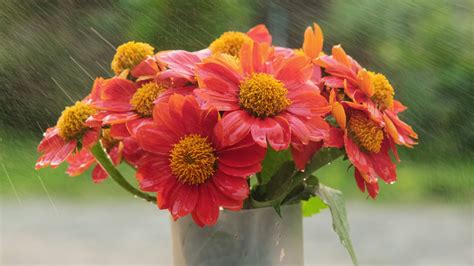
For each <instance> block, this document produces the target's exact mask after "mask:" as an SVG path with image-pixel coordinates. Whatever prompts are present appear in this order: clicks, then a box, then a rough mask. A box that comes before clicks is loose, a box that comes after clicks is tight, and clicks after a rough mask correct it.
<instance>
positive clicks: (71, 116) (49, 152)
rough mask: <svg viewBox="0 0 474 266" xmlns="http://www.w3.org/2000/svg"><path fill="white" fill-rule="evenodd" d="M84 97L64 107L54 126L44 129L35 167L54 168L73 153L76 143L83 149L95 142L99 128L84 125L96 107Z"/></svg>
mask: <svg viewBox="0 0 474 266" xmlns="http://www.w3.org/2000/svg"><path fill="white" fill-rule="evenodd" d="M86 99H87V98H86ZM86 99H85V100H84V101H79V102H76V103H75V104H74V105H73V106H69V107H66V109H65V110H64V111H63V112H62V114H61V116H60V117H59V119H58V122H57V124H56V126H54V127H51V128H48V129H47V130H46V133H44V137H43V139H42V140H41V142H40V144H39V145H38V152H40V153H42V155H41V156H40V158H39V159H38V161H37V162H36V166H35V168H36V169H40V168H43V167H46V166H51V167H53V168H55V167H57V166H58V165H60V164H61V163H62V162H64V161H65V160H67V159H68V158H69V157H70V156H71V155H72V154H73V152H74V151H75V150H76V147H77V145H78V143H80V144H81V145H80V146H81V147H82V148H83V149H88V148H90V147H91V146H92V145H93V144H94V143H96V142H97V140H98V138H99V132H100V128H97V127H90V126H88V125H86V120H87V119H88V118H89V117H90V116H91V115H93V114H95V113H96V109H95V108H93V107H92V106H91V105H89V104H88V103H87V101H86Z"/></svg>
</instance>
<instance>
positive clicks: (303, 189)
mask: <svg viewBox="0 0 474 266" xmlns="http://www.w3.org/2000/svg"><path fill="white" fill-rule="evenodd" d="M318 186H319V180H318V178H317V177H316V176H314V175H311V176H309V177H308V178H307V179H306V180H304V181H303V182H302V183H301V184H299V185H298V186H297V187H296V188H295V189H293V191H291V193H290V194H288V196H287V197H286V198H285V199H284V200H283V204H291V203H296V202H300V201H307V200H309V199H310V198H312V197H314V196H316V194H315V191H316V189H317V187H318Z"/></svg>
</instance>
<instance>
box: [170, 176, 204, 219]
mask: <svg viewBox="0 0 474 266" xmlns="http://www.w3.org/2000/svg"><path fill="white" fill-rule="evenodd" d="M198 196H199V189H198V188H197V187H196V186H189V185H184V184H183V185H181V186H180V187H179V189H178V190H177V191H176V196H175V197H176V199H175V200H174V202H173V206H172V207H171V209H170V212H171V215H172V216H173V219H174V220H177V219H178V218H180V217H183V216H186V215H188V214H190V213H191V212H192V211H193V210H194V208H195V206H196V203H197V200H198Z"/></svg>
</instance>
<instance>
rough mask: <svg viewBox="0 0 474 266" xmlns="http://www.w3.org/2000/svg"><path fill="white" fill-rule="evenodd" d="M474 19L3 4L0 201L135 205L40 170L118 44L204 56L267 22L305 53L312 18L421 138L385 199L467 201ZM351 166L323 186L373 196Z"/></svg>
mask: <svg viewBox="0 0 474 266" xmlns="http://www.w3.org/2000/svg"><path fill="white" fill-rule="evenodd" d="M473 14H474V12H473V3H472V2H471V1H469V0H458V1H442V0H417V1H414V0H402V1H372V0H359V1H342V0H336V1H304V0H295V1H264V0H259V1H251V0H245V1H231V0H225V1H211V0H204V1H199V2H191V1H171V0H166V1H133V0H122V1H111V0H108V1H79V0H68V1H59V0H58V1H1V2H0V23H1V25H2V27H1V28H0V39H1V42H0V84H1V91H0V123H1V124H0V164H1V165H0V197H1V198H15V197H16V196H18V198H19V199H20V201H21V200H24V199H25V198H37V197H46V194H47V193H49V194H50V195H52V196H53V197H60V198H63V199H69V200H78V199H81V200H98V199H111V200H115V199H118V198H120V199H129V196H128V194H126V192H123V191H122V190H121V189H120V188H119V187H118V186H116V184H114V183H113V182H111V181H110V180H107V181H106V182H104V183H102V184H99V185H94V184H93V183H92V181H91V178H90V175H89V173H86V174H84V175H82V176H79V177H68V176H66V175H65V174H64V171H65V167H64V166H63V167H60V168H58V169H56V170H51V169H44V170H41V171H38V172H36V171H34V169H33V168H34V163H35V161H36V158H37V156H38V154H37V153H36V146H37V144H38V143H39V141H40V139H41V135H42V132H43V131H44V130H45V129H46V128H47V127H49V126H52V125H54V124H55V123H56V119H57V117H58V116H59V115H60V113H61V111H62V110H63V109H64V106H66V105H69V104H70V103H71V99H73V100H78V99H82V98H83V97H84V96H85V95H86V94H87V93H88V91H89V89H90V87H91V85H92V81H93V78H94V77H96V76H106V77H107V76H111V73H112V72H111V70H110V61H111V59H112V57H113V54H114V48H113V47H117V46H118V45H120V44H121V43H124V42H127V41H129V40H136V41H145V42H149V43H150V44H152V45H153V46H154V47H155V48H156V49H157V50H165V49H186V50H198V49H202V48H204V47H206V46H207V45H208V44H209V43H210V42H211V41H212V40H213V39H215V38H217V37H218V36H219V35H220V34H221V33H222V32H224V31H228V30H237V31H244V32H245V31H247V30H248V29H249V28H250V27H252V26H254V25H255V24H258V23H265V24H266V25H267V26H268V27H269V29H270V31H271V33H272V34H273V36H274V43H275V44H276V45H282V46H289V47H294V48H297V47H300V46H301V43H302V38H303V31H304V29H305V28H306V27H307V26H308V25H311V23H312V22H313V21H315V22H317V23H319V24H320V26H321V27H322V29H323V32H324V34H325V50H326V51H327V52H329V51H330V47H331V46H332V45H335V44H339V43H340V44H342V45H343V47H344V48H345V50H346V51H347V52H348V53H349V54H350V55H352V56H353V57H354V58H355V59H357V60H358V61H359V62H360V63H361V64H362V65H364V66H365V67H367V68H368V69H370V70H375V71H378V72H382V73H385V74H386V75H387V77H389V79H390V80H391V82H392V85H393V86H394V87H395V89H396V98H397V99H399V100H401V101H402V102H403V103H404V104H405V105H407V106H408V107H409V109H408V111H406V112H405V113H404V114H402V118H403V119H404V120H405V121H407V122H408V123H409V124H411V125H412V126H413V127H414V129H415V130H416V131H417V132H418V133H419V136H420V144H419V145H418V146H417V147H416V148H415V149H414V150H406V149H403V148H401V157H402V163H401V164H400V165H399V168H398V177H399V181H398V182H397V183H395V184H393V185H383V186H382V187H381V193H380V196H379V198H378V199H377V201H380V202H392V203H399V202H405V203H412V202H420V203H455V204H470V203H472V193H473V187H474V186H473V173H474V156H473V155H474V133H473V132H474V111H473V110H474V109H473V108H472V107H473V105H474V97H473V96H472V95H473V94H472V92H473V90H474V87H473V84H474V64H473V60H474V51H473V49H472V48H473V47H474V46H473V44H474V39H473V38H474V37H473V36H474V34H473V33H474V32H473V21H474V20H473V18H474V17H473ZM347 165H348V164H347V162H342V161H338V162H336V163H333V164H332V165H330V166H328V167H325V169H324V170H322V171H321V173H319V176H320V177H321V181H322V182H323V183H326V184H328V185H331V186H334V187H336V188H339V189H341V190H343V192H344V193H345V194H346V195H348V197H350V198H353V199H358V200H366V195H365V194H362V193H360V192H359V191H358V190H357V188H356V185H355V182H354V179H353V177H352V170H349V172H348V171H347ZM127 174H128V175H129V176H130V177H131V178H133V174H132V173H131V172H130V171H129V170H128V172H127Z"/></svg>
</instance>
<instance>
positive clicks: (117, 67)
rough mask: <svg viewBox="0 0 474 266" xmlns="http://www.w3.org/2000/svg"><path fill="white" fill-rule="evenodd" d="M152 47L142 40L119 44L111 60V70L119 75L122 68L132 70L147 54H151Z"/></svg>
mask: <svg viewBox="0 0 474 266" xmlns="http://www.w3.org/2000/svg"><path fill="white" fill-rule="evenodd" d="M153 51H154V48H153V47H152V46H151V45H149V44H147V43H143V42H134V41H130V42H127V43H124V44H122V45H120V46H119V47H118V48H117V52H116V53H115V55H114V59H113V60H112V70H113V71H114V72H115V74H117V75H119V74H120V73H122V71H124V70H127V69H129V70H132V69H133V68H134V67H135V66H137V65H138V64H139V63H141V62H142V61H143V60H144V59H146V57H147V56H151V55H153Z"/></svg>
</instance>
